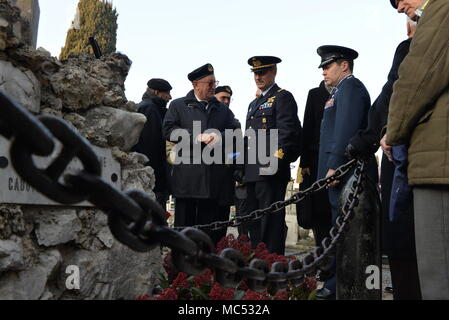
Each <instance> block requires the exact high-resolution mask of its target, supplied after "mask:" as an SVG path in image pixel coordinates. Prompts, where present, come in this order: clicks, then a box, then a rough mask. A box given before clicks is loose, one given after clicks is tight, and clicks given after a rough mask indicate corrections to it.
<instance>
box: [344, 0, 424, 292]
mask: <svg viewBox="0 0 449 320" xmlns="http://www.w3.org/2000/svg"><path fill="white" fill-rule="evenodd" d="M392 5H393V7H395V8H397V6H396V3H395V1H392ZM412 29H413V27H412V25H411V24H410V22H409V23H408V30H407V31H408V35H409V38H408V39H407V40H404V41H402V42H401V43H400V44H399V46H398V47H397V49H396V52H395V54H394V58H393V65H392V67H391V69H390V72H389V74H388V80H387V82H386V83H385V85H384V86H383V88H382V91H381V93H380V95H379V97H378V98H377V99H376V101H375V102H374V103H373V106H372V107H371V109H370V113H369V117H368V128H366V129H365V130H363V131H359V132H358V133H357V135H356V136H354V137H353V138H352V139H351V142H350V144H349V145H348V148H347V150H348V153H349V154H351V155H352V156H353V157H355V158H357V157H366V156H368V155H370V154H372V153H373V152H376V151H377V149H378V148H379V145H380V140H381V138H382V137H381V133H382V129H383V128H384V127H385V126H386V125H387V119H388V110H389V105H390V99H391V95H392V93H393V85H394V83H395V82H396V80H397V79H398V70H399V66H400V65H401V63H402V61H403V60H404V59H405V57H406V56H407V54H408V52H409V49H410V43H411V42H412V35H413V34H412V33H413V32H414V31H412ZM394 170H395V167H394V165H393V162H391V161H389V159H388V158H387V157H386V156H385V155H384V156H383V157H382V165H381V174H380V183H381V198H382V252H383V254H385V255H386V256H388V260H389V265H390V273H391V281H392V284H393V297H394V299H395V300H419V299H421V289H420V284H419V276H418V265H417V260H416V246H415V230H414V221H413V201H409V202H408V205H407V206H406V208H404V210H403V211H404V214H401V215H400V216H398V218H397V219H396V220H394V221H390V218H389V217H390V198H391V195H392V193H391V191H392V183H393V173H394Z"/></svg>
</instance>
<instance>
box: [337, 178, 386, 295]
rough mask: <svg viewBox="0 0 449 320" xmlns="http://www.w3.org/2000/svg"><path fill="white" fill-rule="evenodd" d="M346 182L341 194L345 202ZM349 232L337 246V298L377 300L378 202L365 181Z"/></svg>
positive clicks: (373, 188) (373, 189)
mask: <svg viewBox="0 0 449 320" xmlns="http://www.w3.org/2000/svg"><path fill="white" fill-rule="evenodd" d="M354 181H355V179H354V177H352V178H351V179H349V181H348V183H347V184H346V186H345V188H344V189H343V192H342V199H346V198H347V196H348V194H349V192H350V186H351V184H352V183H353V182H354ZM359 201H360V203H359V205H358V207H356V208H355V210H354V212H355V215H354V218H353V219H352V221H351V223H350V230H349V231H348V232H347V234H346V236H345V237H344V241H343V242H342V243H341V244H340V245H339V246H338V247H337V299H338V300H381V299H382V261H381V248H380V224H381V213H380V199H379V193H378V191H377V188H376V186H375V185H374V183H373V182H372V181H371V180H369V179H368V178H365V179H364V181H363V192H362V194H361V195H360V197H359Z"/></svg>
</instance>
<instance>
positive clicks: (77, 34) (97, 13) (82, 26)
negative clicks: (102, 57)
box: [59, 0, 118, 60]
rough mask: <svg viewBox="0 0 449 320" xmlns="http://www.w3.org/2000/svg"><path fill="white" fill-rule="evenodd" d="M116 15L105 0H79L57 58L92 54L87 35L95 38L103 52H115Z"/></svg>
mask: <svg viewBox="0 0 449 320" xmlns="http://www.w3.org/2000/svg"><path fill="white" fill-rule="evenodd" d="M117 17H118V14H117V11H116V9H115V8H113V7H112V3H111V2H109V1H107V0H80V1H79V2H78V9H77V13H76V17H75V20H74V21H73V22H72V27H71V28H70V30H69V31H68V32H67V37H66V42H65V46H64V47H63V48H62V49H61V54H60V56H59V59H60V60H63V59H67V58H68V57H69V55H70V54H80V53H90V54H93V51H92V48H91V47H90V46H89V37H95V38H96V40H97V42H98V45H99V47H100V49H101V52H102V53H103V54H109V53H113V52H115V50H116V47H115V45H116V42H117V28H118V25H117Z"/></svg>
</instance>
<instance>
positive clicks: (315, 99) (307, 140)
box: [296, 81, 331, 229]
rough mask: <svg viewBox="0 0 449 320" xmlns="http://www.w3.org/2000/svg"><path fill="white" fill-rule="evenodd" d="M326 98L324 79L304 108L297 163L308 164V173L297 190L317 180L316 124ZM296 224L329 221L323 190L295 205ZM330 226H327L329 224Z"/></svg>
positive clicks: (305, 225) (316, 224)
mask: <svg viewBox="0 0 449 320" xmlns="http://www.w3.org/2000/svg"><path fill="white" fill-rule="evenodd" d="M328 99H329V92H328V91H327V90H326V87H325V85H324V81H322V82H321V84H320V86H319V87H318V88H313V89H312V90H310V91H309V94H308V96H307V103H306V108H305V112H304V121H303V128H304V129H303V135H302V148H303V151H302V154H301V161H300V167H301V168H309V169H310V176H309V175H305V176H303V182H302V183H301V190H305V189H307V188H309V187H310V186H311V185H312V183H313V182H315V181H316V180H317V173H318V152H319V146H320V127H321V120H322V119H323V111H324V105H325V104H326V101H327V100H328ZM296 217H297V219H298V224H299V225H300V226H301V227H303V228H305V229H311V228H319V227H321V226H323V227H326V226H328V225H330V222H329V221H330V220H331V209H330V204H329V198H328V195H327V190H324V191H321V192H318V193H315V194H312V195H311V196H309V197H308V198H306V199H304V200H303V201H301V202H300V203H299V204H298V205H297V213H296ZM329 229H330V227H329Z"/></svg>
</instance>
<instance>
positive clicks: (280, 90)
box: [277, 89, 285, 93]
mask: <svg viewBox="0 0 449 320" xmlns="http://www.w3.org/2000/svg"><path fill="white" fill-rule="evenodd" d="M282 91H285V89H279V90H278V91H277V93H279V92H282Z"/></svg>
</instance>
